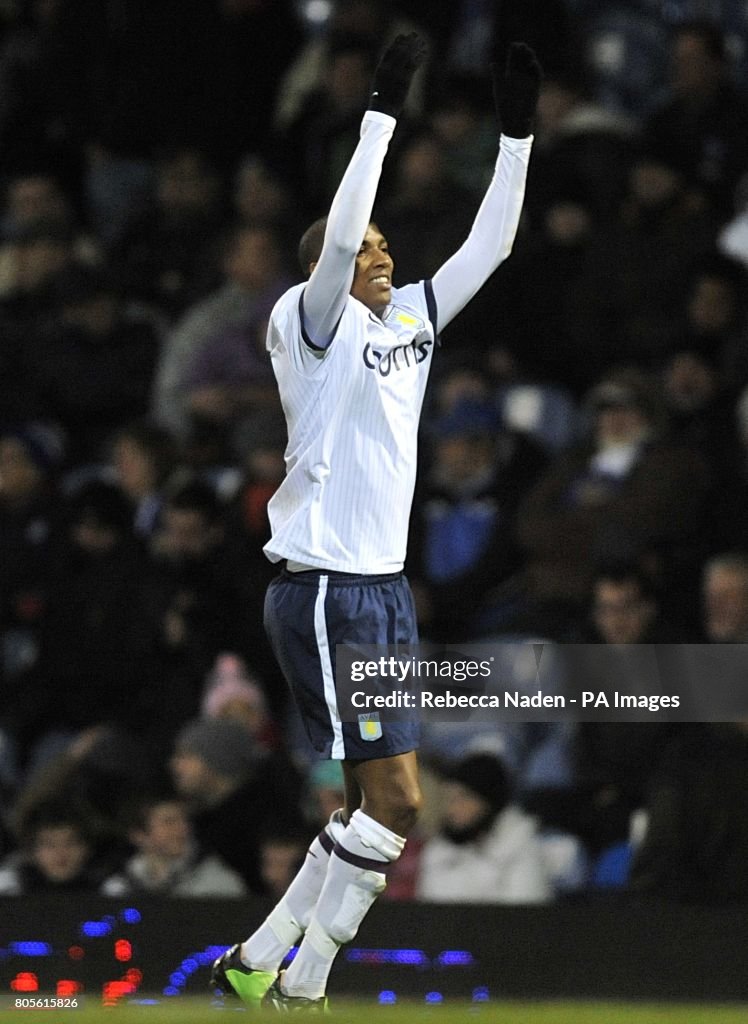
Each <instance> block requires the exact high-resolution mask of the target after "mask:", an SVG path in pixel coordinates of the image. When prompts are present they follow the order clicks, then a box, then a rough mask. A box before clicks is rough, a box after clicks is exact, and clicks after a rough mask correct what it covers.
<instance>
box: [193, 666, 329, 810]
mask: <svg viewBox="0 0 748 1024" xmlns="http://www.w3.org/2000/svg"><path fill="white" fill-rule="evenodd" d="M202 714H203V716H204V717H205V718H217V719H225V720H227V721H232V722H238V723H239V725H241V726H242V727H243V728H244V729H246V730H247V732H248V733H249V736H250V737H251V740H252V743H253V744H254V745H256V746H257V748H258V749H259V750H262V751H265V752H267V751H270V750H274V749H277V748H278V747H279V746H280V745H281V737H280V735H279V734H278V728H277V726H276V724H275V722H274V721H273V719H272V717H271V715H270V713H269V711H268V707H267V701H266V699H265V694H264V692H263V690H262V687H261V686H260V684H259V683H258V682H257V680H256V679H254V678H253V676H252V674H251V673H250V671H249V669H248V668H247V666H246V664H245V662H244V661H243V659H242V658H240V657H238V656H237V655H236V654H229V653H224V654H219V655H218V657H217V658H216V660H215V662H214V664H213V668H212V669H211V671H210V674H209V675H208V678H207V680H206V686H205V690H204V693H203V702H202ZM338 806H339V805H338ZM328 817H329V816H328ZM327 820H328V819H327V818H325V821H327Z"/></svg>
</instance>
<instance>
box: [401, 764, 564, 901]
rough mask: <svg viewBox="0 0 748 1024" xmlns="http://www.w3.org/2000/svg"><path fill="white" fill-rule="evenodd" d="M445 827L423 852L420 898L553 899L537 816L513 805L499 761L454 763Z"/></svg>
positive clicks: (446, 799) (447, 792)
mask: <svg viewBox="0 0 748 1024" xmlns="http://www.w3.org/2000/svg"><path fill="white" fill-rule="evenodd" d="M445 777H446V779H447V782H446V785H445V792H444V801H443V805H442V806H443V819H442V825H441V829H440V832H439V834H438V835H437V836H435V837H434V838H432V839H429V840H427V841H426V843H425V844H424V847H423V850H422V852H421V862H420V871H419V878H418V885H417V898H418V899H420V900H423V901H426V902H430V903H545V902H547V901H548V900H550V899H551V897H552V888H551V885H550V881H549V878H548V876H547V874H546V870H545V866H544V863H543V857H542V853H541V847H540V844H539V842H538V838H537V832H536V826H535V822H534V820H533V819H532V818H530V817H528V816H527V815H526V814H525V813H524V812H523V811H521V810H520V809H519V808H518V807H516V806H513V805H512V804H510V803H509V791H508V782H507V778H506V773H505V771H504V768H503V766H502V764H501V761H500V760H498V759H497V758H495V757H493V756H491V755H488V754H475V755H472V756H470V757H467V758H465V759H464V760H463V761H460V762H458V763H457V764H455V765H453V766H451V767H450V768H449V769H447V771H446V772H445Z"/></svg>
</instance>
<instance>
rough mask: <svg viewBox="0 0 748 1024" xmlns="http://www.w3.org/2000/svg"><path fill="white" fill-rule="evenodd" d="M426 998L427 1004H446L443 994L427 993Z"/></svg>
mask: <svg viewBox="0 0 748 1024" xmlns="http://www.w3.org/2000/svg"><path fill="white" fill-rule="evenodd" d="M425 998H426V1002H427V1003H443V1002H444V996H443V995H442V994H441V992H427V993H426V997H425Z"/></svg>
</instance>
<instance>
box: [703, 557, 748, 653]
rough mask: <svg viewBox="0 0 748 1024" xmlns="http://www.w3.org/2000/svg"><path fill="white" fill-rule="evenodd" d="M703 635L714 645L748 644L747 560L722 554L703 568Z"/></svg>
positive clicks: (747, 558) (746, 558)
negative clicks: (747, 642)
mask: <svg viewBox="0 0 748 1024" xmlns="http://www.w3.org/2000/svg"><path fill="white" fill-rule="evenodd" d="M702 594H703V603H704V634H705V636H706V639H707V640H708V641H709V642H710V643H713V644H744V643H746V641H748V557H747V556H746V555H745V554H744V553H743V552H736V553H735V554H720V555H716V556H715V557H714V558H712V559H710V560H709V561H708V562H707V564H706V566H705V567H704V574H703V582H702Z"/></svg>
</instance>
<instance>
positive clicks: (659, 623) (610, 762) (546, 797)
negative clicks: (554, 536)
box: [526, 563, 682, 885]
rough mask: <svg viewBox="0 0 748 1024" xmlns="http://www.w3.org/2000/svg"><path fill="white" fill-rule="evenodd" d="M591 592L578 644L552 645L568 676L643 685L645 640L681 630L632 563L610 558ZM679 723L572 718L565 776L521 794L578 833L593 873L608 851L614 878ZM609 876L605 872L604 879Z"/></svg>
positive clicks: (550, 820) (619, 878)
mask: <svg viewBox="0 0 748 1024" xmlns="http://www.w3.org/2000/svg"><path fill="white" fill-rule="evenodd" d="M590 596H591V602H590V603H591V607H590V621H589V623H588V624H586V626H585V627H584V628H583V630H582V631H581V633H580V636H579V639H580V640H582V641H584V644H583V645H581V644H574V645H573V646H571V647H569V646H567V645H561V646H560V648H559V651H560V654H561V657H562V660H564V661H565V662H566V670H567V672H568V674H569V676H570V677H571V678H574V677H575V675H576V676H577V677H579V676H582V677H584V678H596V679H599V680H600V684H601V688H602V687H603V685H604V681H606V682H607V686H609V687H610V688H611V689H613V688H615V684H614V683H612V682H611V680H613V679H615V678H616V674H617V673H620V675H619V678H620V679H621V680H622V683H621V689H622V690H631V689H634V690H635V689H636V688H637V687H641V688H642V689H643V688H645V683H644V680H646V679H648V678H651V676H652V664H653V660H654V659H653V655H652V653H651V647H650V645H654V644H659V643H675V642H677V641H679V640H680V639H681V638H682V634H681V633H680V632H679V631H678V630H676V629H674V628H673V627H672V626H671V625H670V624H669V623H667V622H666V621H665V620H664V618H663V616H662V611H661V606H660V605H661V602H660V598H659V595H658V593H657V592H656V591H655V589H654V587H653V586H652V583H651V581H650V580H649V578H648V577H647V575H646V574H645V573H644V572H643V571H642V570H641V569H640V568H639V567H638V566H636V565H634V564H630V563H621V564H611V565H607V566H604V567H603V568H601V569H599V570H598V571H597V572H596V574H595V576H594V579H593V581H592V585H591V590H590ZM601 645H606V646H605V647H602V646H601ZM657 678H659V677H658V676H657ZM679 729H680V725H679V724H678V723H672V722H667V721H665V722H644V721H627V722H624V721H613V720H611V721H607V722H606V721H594V722H593V721H586V722H579V723H577V724H576V727H575V730H574V736H573V741H572V743H571V762H572V771H571V775H572V778H571V784H570V785H568V786H565V787H564V788H563V789H562V790H559V789H553V788H545V789H538V790H536V791H535V792H533V793H532V794H531V796H530V799H529V800H528V801H526V806H527V807H528V809H529V810H531V811H533V812H534V813H536V814H538V815H539V816H540V818H541V820H542V821H543V822H544V823H545V824H546V825H547V826H549V827H555V828H560V829H562V830H563V831H565V832H569V833H572V834H574V835H576V836H578V837H579V838H580V839H581V840H582V841H583V843H584V846H585V849H586V851H587V852H588V853H589V854H590V855H591V857H592V858H593V866H592V871H593V880H594V873H595V871H596V870H597V867H598V866H599V865H600V864H601V863H603V858H608V857H610V858H611V862H612V855H613V852H614V851H615V852H616V853H617V854H618V859H617V860H616V864H617V872H618V873H617V875H616V878H615V883H616V884H617V885H622V884H623V883H624V882H625V880H626V877H627V872H628V868H629V865H630V860H631V853H632V846H631V845H630V837H631V833H632V827H633V821H634V815H635V814H636V813H637V811H639V810H640V809H641V808H643V807H644V804H645V802H646V794H647V785H648V782H649V779H650V777H651V774H652V772H653V771H654V770H655V768H656V766H657V764H658V763H659V759H660V757H661V754H662V750H663V747H664V744H665V743H666V742H667V741H668V740H669V739H670V738H672V737H673V736H674V735H675V734H676V733H677V732H678V730H679ZM606 862H607V861H606ZM612 881H613V879H612V878H608V884H612Z"/></svg>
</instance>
